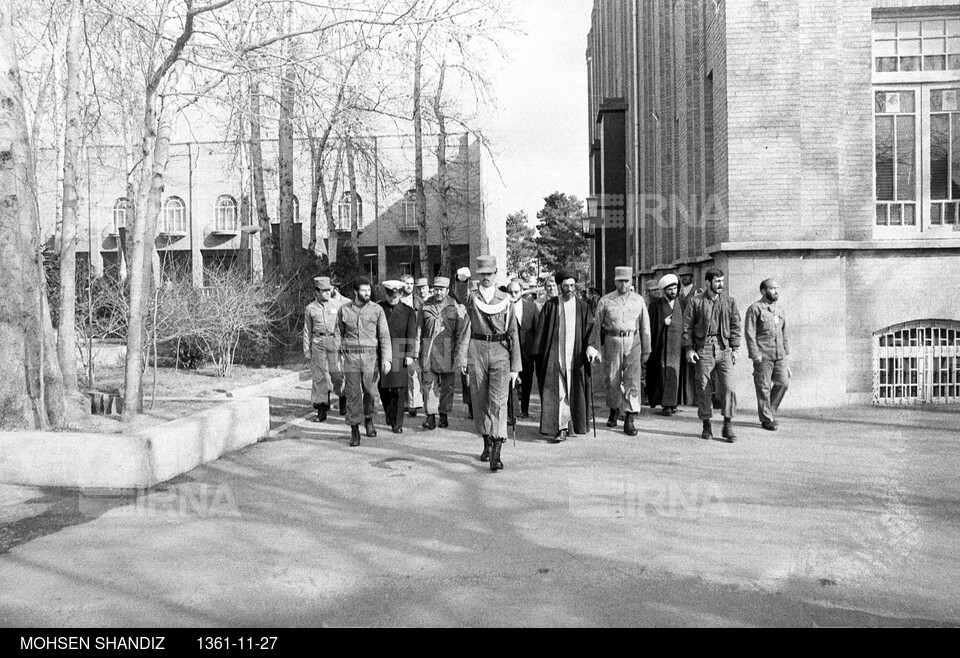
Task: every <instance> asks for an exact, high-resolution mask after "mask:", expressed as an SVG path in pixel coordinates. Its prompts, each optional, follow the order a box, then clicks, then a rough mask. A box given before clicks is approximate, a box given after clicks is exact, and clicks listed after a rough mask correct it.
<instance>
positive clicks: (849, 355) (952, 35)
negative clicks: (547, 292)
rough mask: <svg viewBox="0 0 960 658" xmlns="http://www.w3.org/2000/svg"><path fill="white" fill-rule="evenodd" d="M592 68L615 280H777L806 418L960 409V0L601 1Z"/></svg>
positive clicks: (748, 290) (602, 227)
mask: <svg viewBox="0 0 960 658" xmlns="http://www.w3.org/2000/svg"><path fill="white" fill-rule="evenodd" d="M587 62H588V68H589V86H590V107H591V117H590V120H591V136H592V137H591V144H590V148H591V176H592V178H591V181H592V194H593V195H594V196H596V197H597V198H598V199H599V200H600V206H601V210H600V213H599V215H598V219H597V225H596V229H595V235H596V237H597V251H596V255H595V258H596V265H597V268H598V270H597V271H598V274H599V273H601V272H602V273H603V274H604V277H605V279H609V270H610V268H611V266H615V265H616V264H619V263H611V262H610V261H611V259H612V260H620V261H623V262H626V263H629V264H633V265H634V266H635V267H636V268H637V271H638V272H639V279H640V280H639V281H638V283H643V282H645V281H648V280H651V279H658V278H659V277H660V276H662V275H663V274H665V273H667V272H670V271H674V270H675V269H676V268H677V267H679V266H680V265H692V266H694V268H695V270H696V271H697V278H698V280H700V281H702V275H703V274H704V272H705V271H706V269H708V268H709V267H712V266H717V267H720V268H721V269H723V270H724V271H725V272H726V274H727V281H728V290H729V291H730V293H731V294H732V295H733V296H734V297H736V298H737V299H738V301H739V303H740V307H741V309H742V310H745V308H746V306H747V305H748V304H750V303H752V302H753V301H755V300H756V299H757V298H758V297H759V289H758V288H759V284H760V282H761V281H762V280H763V279H766V278H775V279H777V280H778V281H779V282H780V284H781V299H782V300H783V303H784V304H785V305H786V308H787V309H788V317H789V323H790V324H789V331H790V334H791V347H792V352H793V358H792V370H793V376H794V379H793V382H792V384H791V392H790V394H789V400H790V401H791V403H792V404H794V405H810V406H813V405H818V406H822V405H835V404H848V403H864V402H871V401H873V402H878V403H890V404H898V403H917V402H940V403H944V402H958V401H960V304H957V303H956V301H955V300H954V299H953V294H952V291H953V290H955V289H957V287H958V286H960V207H958V203H960V105H958V103H960V6H958V5H957V3H956V2H955V1H947V0H919V1H910V0H817V1H816V2H810V1H807V0H649V1H644V2H640V1H639V0H619V1H617V0H598V1H597V2H595V4H594V13H593V26H592V30H591V32H590V35H589V46H588V50H587ZM611 237H612V239H611ZM608 287H609V286H608ZM742 356H743V355H742ZM750 370H751V369H750V367H749V365H740V366H739V367H738V368H737V375H738V380H739V381H738V389H739V390H740V392H741V396H744V397H746V396H747V395H748V392H750V391H752V381H751V372H750ZM747 399H749V398H747Z"/></svg>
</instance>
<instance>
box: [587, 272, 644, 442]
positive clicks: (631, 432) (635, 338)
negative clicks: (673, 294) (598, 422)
mask: <svg viewBox="0 0 960 658" xmlns="http://www.w3.org/2000/svg"><path fill="white" fill-rule="evenodd" d="M632 278H633V269H632V268H629V267H618V268H616V272H615V278H614V281H615V283H616V285H617V289H616V291H615V292H612V293H610V294H609V295H605V296H604V297H603V298H602V299H601V300H600V303H599V304H598V305H597V326H598V327H600V332H601V333H600V335H601V336H602V338H603V364H604V371H605V373H606V377H607V406H608V407H609V408H610V418H609V419H608V420H607V427H616V426H617V420H618V419H619V417H620V412H621V410H622V411H623V412H624V413H625V414H626V419H625V420H624V422H623V431H624V433H625V434H626V435H627V436H636V435H637V428H636V426H635V425H634V418H635V417H636V415H637V414H638V413H640V409H641V401H640V396H641V381H640V380H641V367H642V365H643V364H644V363H646V362H647V359H648V358H649V357H650V316H649V315H648V314H647V306H646V304H644V302H643V297H642V296H640V295H638V294H637V293H636V292H633V291H631V290H630V281H631V279H632ZM636 350H639V352H636V353H635V351H636Z"/></svg>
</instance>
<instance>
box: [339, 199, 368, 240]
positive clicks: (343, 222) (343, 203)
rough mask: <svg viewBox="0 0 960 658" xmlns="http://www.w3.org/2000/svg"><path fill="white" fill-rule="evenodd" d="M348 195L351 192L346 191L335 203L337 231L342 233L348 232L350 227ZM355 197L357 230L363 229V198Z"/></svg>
mask: <svg viewBox="0 0 960 658" xmlns="http://www.w3.org/2000/svg"><path fill="white" fill-rule="evenodd" d="M350 194H351V191H350V190H347V191H346V192H344V193H343V194H342V195H340V201H339V203H337V222H336V223H337V230H338V231H343V232H349V231H350V230H351V227H350ZM356 197H357V230H360V229H362V228H363V197H361V196H360V195H359V194H357V195H356Z"/></svg>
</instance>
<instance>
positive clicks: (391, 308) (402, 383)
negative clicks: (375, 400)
mask: <svg viewBox="0 0 960 658" xmlns="http://www.w3.org/2000/svg"><path fill="white" fill-rule="evenodd" d="M383 289H384V290H385V291H386V292H387V299H386V301H383V302H380V306H381V307H382V308H383V312H384V314H385V315H386V316H387V326H388V327H389V329H390V342H391V344H392V346H393V363H392V364H391V366H390V372H389V373H387V374H385V375H384V376H383V377H382V378H381V379H380V401H381V402H382V403H383V413H384V415H385V416H386V417H387V422H388V423H390V429H392V430H393V433H394V434H403V405H404V402H405V401H406V398H407V380H408V375H407V373H409V372H410V369H411V368H412V367H413V364H414V360H415V358H416V353H417V349H416V335H417V312H416V311H414V310H413V309H412V308H410V307H409V306H408V305H407V304H404V303H402V302H401V300H400V294H401V291H402V290H403V283H402V282H401V281H385V282H384V283H383Z"/></svg>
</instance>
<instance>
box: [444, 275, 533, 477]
mask: <svg viewBox="0 0 960 658" xmlns="http://www.w3.org/2000/svg"><path fill="white" fill-rule="evenodd" d="M477 274H478V275H479V277H480V286H479V287H478V288H477V290H476V291H472V290H471V291H470V292H469V293H468V294H467V303H466V307H467V317H468V319H469V321H470V352H469V353H470V357H471V359H472V361H473V370H472V371H471V375H472V376H471V378H470V397H471V399H472V400H473V419H474V420H473V422H474V426H475V427H476V431H477V434H480V435H481V436H482V437H483V453H482V454H481V455H480V460H481V461H488V460H489V462H490V470H491V471H499V470H501V469H503V461H502V460H501V458H500V452H501V450H502V448H503V442H504V441H505V440H506V438H507V396H508V395H509V394H510V387H511V386H517V384H518V382H519V380H520V371H521V370H522V368H523V362H522V357H521V353H520V332H519V329H518V325H517V319H516V310H515V308H514V304H513V300H512V299H511V298H510V295H509V294H507V293H505V292H500V291H499V290H498V289H497V286H496V284H495V282H494V278H495V277H496V274H497V259H496V257H495V256H479V257H477ZM469 276H470V271H469V270H466V271H464V272H463V274H462V275H458V278H462V277H467V278H469ZM464 371H466V367H465V366H464Z"/></svg>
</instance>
